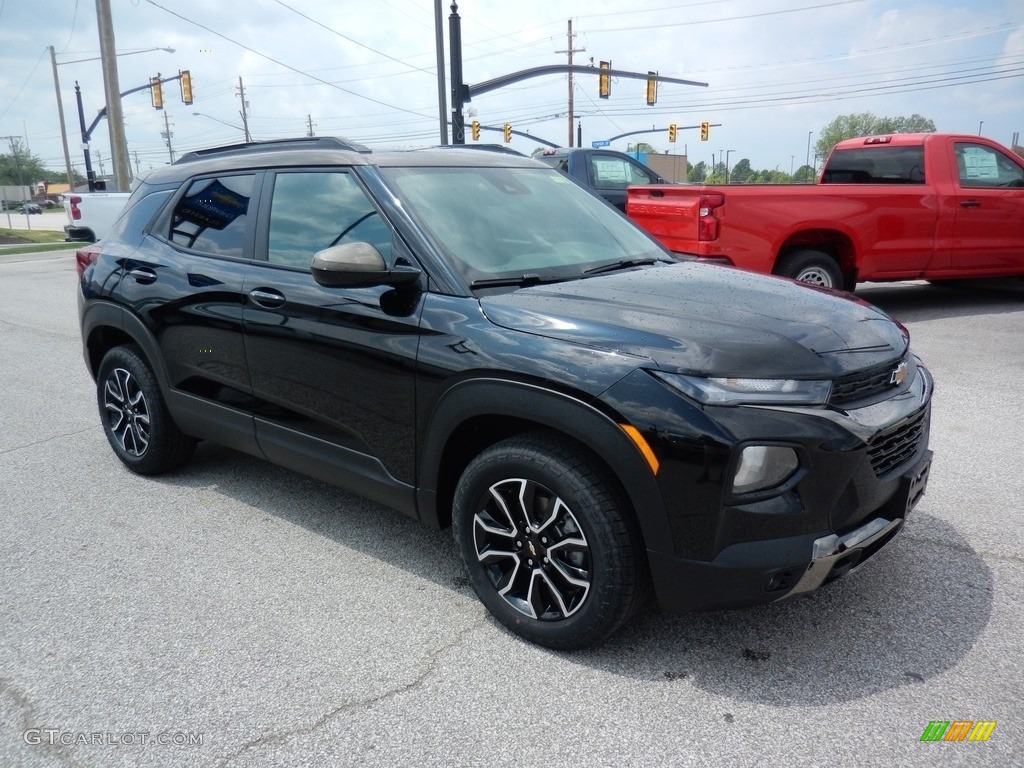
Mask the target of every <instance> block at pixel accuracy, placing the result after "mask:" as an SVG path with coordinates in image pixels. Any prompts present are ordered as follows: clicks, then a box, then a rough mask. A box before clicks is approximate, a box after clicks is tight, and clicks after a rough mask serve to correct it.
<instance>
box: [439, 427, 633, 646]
mask: <svg viewBox="0 0 1024 768" xmlns="http://www.w3.org/2000/svg"><path fill="white" fill-rule="evenodd" d="M581 471H582V473H581ZM601 475H602V473H601V471H600V470H599V469H598V468H597V467H595V465H594V463H593V462H589V461H583V460H581V459H580V457H579V455H578V453H577V454H575V455H574V454H567V449H566V448H565V447H564V446H562V445H560V444H559V443H558V441H548V440H544V439H513V440H509V441H504V442H502V443H499V444H497V445H495V446H492V447H491V448H489V449H487V450H486V451H484V452H483V453H481V454H480V455H479V456H478V457H477V458H476V459H474V460H473V461H472V462H471V463H470V465H469V466H468V467H467V469H466V471H465V472H464V473H463V476H462V478H461V479H460V481H459V485H458V487H457V489H456V493H455V499H454V504H453V510H452V525H453V529H454V534H455V539H456V542H457V544H458V547H459V551H460V554H461V555H462V558H463V561H464V563H465V564H466V567H467V571H468V573H469V579H470V582H471V584H472V585H473V589H474V591H475V592H476V594H477V596H478V597H479V598H480V600H481V602H483V604H484V605H485V606H486V607H487V609H488V610H489V611H490V612H491V614H492V615H493V616H494V617H495V618H497V619H498V620H499V621H500V622H501V623H502V624H504V625H505V626H506V627H507V628H508V629H510V630H511V631H512V632H514V633H516V634H517V635H520V636H521V637H524V638H525V639H527V640H530V641H531V642H535V643H537V644H539V645H543V646H546V647H549V648H556V649H563V650H571V649H576V648H583V647H587V646H590V645H593V644H595V643H597V642H600V641H601V640H603V639H605V638H606V637H607V636H609V635H610V634H612V633H613V632H614V631H615V630H616V629H618V628H619V626H621V624H622V623H623V622H624V621H625V620H626V618H628V616H629V615H630V614H631V613H632V610H631V608H630V607H629V605H628V604H629V603H630V596H631V594H632V592H633V591H634V590H635V589H636V584H635V582H636V581H637V579H638V575H637V574H636V573H635V568H636V567H637V563H636V560H635V559H630V558H623V556H622V551H623V545H624V544H627V545H632V544H633V542H632V541H630V540H629V537H630V535H631V532H630V530H629V527H628V526H627V525H626V524H625V523H624V521H623V519H622V512H621V509H622V507H621V503H622V502H621V500H620V499H619V498H617V494H616V493H615V492H614V489H613V488H612V487H610V484H609V483H608V482H607V481H606V480H605V479H604V478H603V477H602V476H601ZM512 477H520V478H526V479H529V480H532V481H534V482H536V483H538V484H540V485H543V486H545V487H546V488H548V489H550V490H551V491H552V492H553V493H555V494H557V495H558V496H559V497H560V498H561V499H562V500H563V501H564V502H565V503H566V504H567V505H568V506H569V509H570V510H571V511H572V513H573V515H574V516H575V518H576V520H577V522H578V523H579V525H580V528H581V529H582V531H583V534H584V536H585V537H586V540H587V546H588V548H589V550H590V557H591V567H592V573H591V584H590V591H589V593H588V594H587V596H586V598H585V601H584V604H583V606H582V607H580V608H579V610H578V611H577V612H576V613H574V614H573V615H572V616H569V617H567V618H564V619H560V620H558V621H547V620H545V621H541V620H539V619H532V618H530V617H529V616H526V615H525V614H522V613H520V612H519V611H517V610H516V609H515V608H513V607H512V606H511V605H509V604H508V603H507V602H506V601H505V599H504V598H503V597H502V596H501V595H499V594H498V592H497V590H495V588H494V586H493V585H492V584H491V582H490V580H489V579H488V577H487V575H486V573H485V572H484V569H483V568H482V567H481V566H480V564H479V561H478V559H477V553H476V547H475V544H474V539H473V534H474V531H473V518H474V516H475V514H476V510H477V509H478V508H479V505H480V504H481V502H482V500H483V499H485V498H487V497H488V495H489V489H490V487H491V486H492V485H494V484H495V483H497V482H499V481H501V480H506V479H509V478H512ZM623 537H625V539H626V541H624V540H623ZM624 560H625V562H624Z"/></svg>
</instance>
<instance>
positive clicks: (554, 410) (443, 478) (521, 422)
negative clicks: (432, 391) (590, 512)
mask: <svg viewBox="0 0 1024 768" xmlns="http://www.w3.org/2000/svg"><path fill="white" fill-rule="evenodd" d="M475 420H476V421H480V420H482V421H483V422H484V423H486V422H488V421H492V420H493V421H494V422H496V423H501V424H504V425H508V424H515V427H514V428H513V429H512V431H511V432H509V431H502V430H501V429H496V430H495V434H494V435H493V437H492V436H488V438H487V439H488V440H489V442H495V441H497V440H500V439H502V438H504V437H506V436H508V435H509V434H514V433H516V432H522V431H525V430H530V429H546V430H550V431H553V432H557V433H560V434H562V435H565V436H567V437H569V438H571V439H572V440H575V441H576V442H578V443H580V444H581V446H586V447H587V448H589V449H590V450H591V451H593V452H594V453H595V454H596V455H597V457H598V458H599V459H600V460H601V461H602V462H603V463H604V464H605V466H606V467H607V469H608V471H609V472H610V474H611V475H612V476H613V477H614V478H615V479H616V480H617V481H618V483H619V485H620V486H621V487H622V489H623V490H624V491H625V493H626V496H627V497H628V499H629V501H630V504H631V505H632V507H633V511H634V512H635V514H636V519H637V521H638V523H639V525H640V529H641V532H642V535H643V538H644V543H645V546H646V547H647V548H648V549H652V550H665V551H671V543H672V536H671V531H670V529H669V526H668V521H667V517H666V511H665V505H664V502H663V500H662V496H661V493H660V491H659V489H658V484H657V482H656V479H655V477H654V475H653V474H652V472H651V469H650V467H649V466H648V465H647V462H646V461H645V460H644V458H643V456H642V455H641V454H640V451H639V450H638V449H637V447H636V446H635V445H634V444H633V442H632V441H631V440H630V439H629V437H628V436H627V435H626V433H625V432H624V431H623V430H622V428H621V427H620V426H619V425H618V424H617V423H616V421H615V420H614V419H613V418H612V417H610V416H609V415H608V414H606V413H604V412H603V411H601V410H598V409H597V408H595V407H594V406H593V405H591V404H589V403H587V402H585V401H583V400H581V399H579V398H577V397H573V396H571V395H568V394H564V393H560V392H554V391H552V390H550V389H546V388H543V387H540V386H537V385H535V384H528V383H524V382H517V381H510V380H505V379H498V378H487V379H472V380H467V381H461V382H459V383H457V384H455V385H454V386H452V387H451V388H450V389H448V390H447V391H446V392H445V393H444V394H443V395H442V396H441V397H440V398H439V400H438V402H437V404H436V406H435V408H434V410H433V412H432V414H431V415H430V418H429V420H428V423H427V427H426V430H425V433H424V444H423V450H422V452H421V460H420V464H419V471H418V482H417V486H418V498H417V505H418V507H419V513H420V518H421V519H422V520H423V521H424V522H426V523H428V524H429V525H432V526H434V527H438V528H440V527H444V526H445V525H446V524H447V522H448V520H449V519H450V500H451V490H452V489H454V486H455V484H456V483H457V482H458V475H461V473H462V470H463V469H464V468H465V462H464V461H454V462H453V461H452V459H451V457H452V455H453V453H458V446H457V445H453V436H457V435H458V433H459V430H460V428H462V427H463V426H464V425H466V424H469V423H472V422H473V421H475Z"/></svg>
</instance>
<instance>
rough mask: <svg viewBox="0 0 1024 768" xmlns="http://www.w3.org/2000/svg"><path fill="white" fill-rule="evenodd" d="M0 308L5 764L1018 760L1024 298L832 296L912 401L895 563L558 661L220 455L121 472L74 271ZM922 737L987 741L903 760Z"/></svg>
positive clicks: (925, 747) (921, 748)
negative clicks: (912, 457) (867, 307)
mask: <svg viewBox="0 0 1024 768" xmlns="http://www.w3.org/2000/svg"><path fill="white" fill-rule="evenodd" d="M35 218H38V217H35ZM0 285H2V286H3V289H4V290H3V293H2V295H3V301H0V480H2V481H0V524H2V530H3V535H2V536H0V765H2V766H98V767H103V768H106V767H107V766H134V765H145V766H229V767H230V766H292V765H294V766H300V765H301V766H339V765H361V766H362V765H381V766H391V765H402V766H406V765H408V766H434V765H438V766H440V765H481V766H534V765H537V766H540V765H543V766H563V765H565V766H569V765H596V766H602V765H608V766H612V765H615V766H620V765H629V766H632V765H645V766H660V765H665V766H764V765H777V766H780V767H781V766H804V765H813V766H918V765H921V766H925V765H927V766H932V765H964V766H977V765H992V766H996V765H998V766H1021V765H1024V705H1022V703H1021V702H1022V700H1024V665H1022V664H1021V660H1020V658H1021V638H1022V637H1024V617H1022V616H1024V614H1022V603H1021V595H1024V560H1022V557H1021V554H1020V553H1021V552H1022V551H1024V526H1022V525H1021V509H1022V501H1021V500H1022V499H1024V472H1022V471H1021V468H1020V465H1021V456H1022V455H1024V450H1022V445H1024V442H1022V439H1021V437H1020V427H1021V422H1022V416H1024V388H1022V384H1021V382H1022V380H1024V354H1022V352H1021V346H1020V339H1021V338H1022V337H1024V282H1019V281H1014V282H1010V283H988V284H979V285H974V286H969V287H962V288H937V287H933V286H929V285H926V284H923V283H920V284H919V283H913V284H900V285H893V286H866V287H864V286H862V288H861V290H860V291H859V295H860V296H861V298H863V299H866V300H868V301H871V302H873V303H876V304H878V305H880V306H882V307H883V308H885V309H887V310H888V311H889V312H890V313H891V314H893V315H894V316H895V317H896V318H897V319H899V320H901V321H902V322H903V323H904V324H906V325H907V326H908V327H909V328H910V330H911V333H912V337H913V343H914V348H915V350H916V351H917V352H918V354H919V355H921V356H922V357H923V358H924V359H925V361H926V363H927V364H928V365H929V367H930V368H931V370H932V372H933V374H934V376H935V379H936V384H937V390H936V395H935V399H934V412H933V422H932V442H931V446H932V448H933V450H934V451H935V462H934V465H933V468H932V475H931V482H930V486H929V488H928V493H927V495H926V497H925V498H924V500H923V501H922V502H921V504H920V505H919V506H918V507H917V509H916V510H915V511H914V513H913V515H912V517H911V518H910V520H909V522H908V525H907V528H906V530H905V531H904V533H903V534H902V536H901V537H900V538H899V539H897V541H896V542H895V543H894V544H893V545H892V546H890V547H889V548H888V549H887V550H885V551H883V552H882V553H880V554H879V555H878V556H877V557H876V558H875V559H873V560H872V561H871V562H870V563H869V564H868V565H866V566H865V567H864V568H863V569H861V570H860V571H858V572H856V573H855V574H852V575H851V576H850V577H848V578H845V579H842V580H840V581H838V582H836V583H834V584H833V585H831V586H829V587H828V588H826V589H825V590H823V591H822V592H820V593H818V594H816V595H813V596H811V597H806V598H801V599H798V600H795V601H791V602H787V603H781V604H776V605H773V606H769V607H765V608H760V609H754V610H746V611H731V612H720V613H710V614H698V615H690V616H664V615H659V614H656V613H653V612H652V613H648V614H645V615H644V616H642V617H641V618H640V620H639V621H636V622H634V623H633V624H632V625H631V626H629V627H627V628H626V630H625V631H623V632H621V633H619V634H618V635H616V636H615V637H614V638H613V639H612V640H611V641H610V642H609V643H607V644H606V645H604V646H602V647H600V648H598V649H595V650H591V651H587V652H577V653H557V652H552V651H548V650H544V649H541V648H537V647H533V646H530V645H527V644H526V643H524V642H522V641H520V640H518V639H516V638H515V637H513V636H512V635H510V634H509V633H507V632H506V631H504V630H503V629H502V628H501V627H500V626H499V625H498V624H496V623H495V622H494V621H492V620H491V619H490V618H489V617H488V615H487V614H486V612H485V610H484V608H483V606H482V605H481V604H480V603H478V601H477V600H476V598H475V596H474V595H473V594H472V591H471V589H470V588H469V586H468V583H467V581H466V579H465V578H464V576H463V573H462V569H461V566H460V564H459V562H458V560H457V557H456V552H455V548H454V545H453V543H452V541H451V536H450V532H436V531H431V530H429V529H427V528H425V527H423V526H421V525H419V524H418V523H415V522H412V521H409V520H407V519H406V518H403V517H401V516H399V515H398V514H396V513H393V512H391V511H389V510H387V509H385V508H382V507H379V506H377V505H375V504H372V503H369V502H366V501H363V500H361V499H359V498H356V497H354V496H351V495H349V494H346V493H344V492H341V491H339V490H336V489H334V488H331V487H329V486H326V485H323V484H321V483H318V482H315V481H312V480H309V479H306V478H304V477H302V476H300V475H297V474H293V473H291V472H288V471H285V470H282V469H277V468H275V467H273V466H270V465H268V464H266V463H264V462H261V461H259V460H257V459H253V458H250V457H247V456H244V455H241V454H236V453H232V452H231V451H228V450H225V449H221V448H217V447H210V446H202V447H201V448H200V450H199V452H198V453H197V456H196V459H195V460H194V461H193V462H192V463H191V464H190V465H189V466H187V467H186V468H185V469H184V470H182V471H180V472H177V473H174V474H171V475H167V476H164V477H161V478H157V479H144V478H140V477H136V476H134V475H132V474H130V473H129V472H127V470H125V469H124V468H123V467H122V466H121V464H120V463H119V462H118V461H117V459H116V458H115V457H114V454H113V453H112V452H111V450H110V449H109V447H108V445H107V443H106V440H105V438H104V436H103V433H102V431H101V428H100V426H99V420H98V416H97V413H96V405H95V395H94V390H93V384H92V381H91V380H90V379H89V377H88V375H87V373H86V369H85V365H84V363H83V362H82V357H81V347H80V341H79V335H78V327H77V316H76V311H75V295H74V288H75V275H74V269H73V258H72V257H71V256H70V255H69V254H68V253H66V252H65V253H62V254H56V255H54V254H50V255H37V256H6V257H5V256H4V255H3V253H2V252H0ZM934 720H943V721H945V720H950V721H958V720H959V721H995V722H996V723H997V725H996V727H995V729H994V730H993V731H992V733H991V736H990V738H989V739H988V741H987V742H984V743H979V742H937V743H929V742H922V741H921V736H922V733H923V732H924V730H925V728H926V726H928V724H929V722H930V721H934ZM158 742H166V743H158Z"/></svg>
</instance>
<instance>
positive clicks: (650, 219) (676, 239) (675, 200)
mask: <svg viewBox="0 0 1024 768" xmlns="http://www.w3.org/2000/svg"><path fill="white" fill-rule="evenodd" d="M702 194H704V190H703V189H702V188H701V187H688V186H679V185H651V186H644V187H630V188H629V194H628V196H627V198H626V215H627V216H629V218H630V219H632V220H633V221H635V222H636V223H637V224H638V225H639V226H641V227H643V228H644V229H645V230H647V231H648V232H649V233H650V234H652V235H653V236H654V237H655V238H657V240H658V242H660V243H661V244H662V245H664V246H665V247H666V248H668V249H669V250H670V251H676V252H678V253H697V239H698V232H697V226H698V218H699V216H698V214H699V209H700V198H701V195H702Z"/></svg>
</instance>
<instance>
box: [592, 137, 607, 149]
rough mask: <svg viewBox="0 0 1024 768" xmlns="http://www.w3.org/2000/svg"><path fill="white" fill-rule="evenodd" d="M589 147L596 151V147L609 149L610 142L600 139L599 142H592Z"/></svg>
mask: <svg viewBox="0 0 1024 768" xmlns="http://www.w3.org/2000/svg"><path fill="white" fill-rule="evenodd" d="M590 146H592V147H593V148H594V149H597V148H598V147H610V146H611V142H610V141H605V140H604V139H602V140H601V141H592V142H590Z"/></svg>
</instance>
